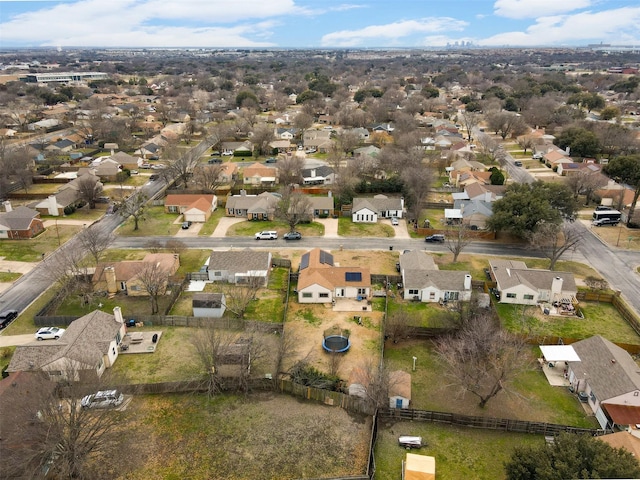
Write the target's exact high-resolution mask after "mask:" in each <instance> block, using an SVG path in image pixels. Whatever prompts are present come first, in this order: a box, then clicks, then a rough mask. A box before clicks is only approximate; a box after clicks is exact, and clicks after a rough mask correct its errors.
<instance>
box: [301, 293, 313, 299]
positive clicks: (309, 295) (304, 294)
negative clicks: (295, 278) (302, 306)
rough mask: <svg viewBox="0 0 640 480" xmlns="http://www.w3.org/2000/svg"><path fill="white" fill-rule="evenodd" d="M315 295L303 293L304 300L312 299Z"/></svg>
mask: <svg viewBox="0 0 640 480" xmlns="http://www.w3.org/2000/svg"><path fill="white" fill-rule="evenodd" d="M312 297H313V294H312V293H310V292H302V298H312Z"/></svg>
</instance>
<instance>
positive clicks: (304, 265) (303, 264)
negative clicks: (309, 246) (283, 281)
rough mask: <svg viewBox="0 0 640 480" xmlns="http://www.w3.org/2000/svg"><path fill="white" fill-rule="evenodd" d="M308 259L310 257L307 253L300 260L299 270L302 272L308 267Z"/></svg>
mask: <svg viewBox="0 0 640 480" xmlns="http://www.w3.org/2000/svg"><path fill="white" fill-rule="evenodd" d="M309 257H310V255H309V253H308V252H307V253H305V254H304V255H302V258H301V259H300V270H304V269H305V268H307V267H308V266H309Z"/></svg>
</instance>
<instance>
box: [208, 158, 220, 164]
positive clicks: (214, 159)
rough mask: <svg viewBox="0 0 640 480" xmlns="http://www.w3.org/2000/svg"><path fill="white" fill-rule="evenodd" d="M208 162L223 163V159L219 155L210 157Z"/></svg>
mask: <svg viewBox="0 0 640 480" xmlns="http://www.w3.org/2000/svg"><path fill="white" fill-rule="evenodd" d="M207 163H209V164H213V163H222V159H221V158H218V157H213V158H210V159H209V160H207Z"/></svg>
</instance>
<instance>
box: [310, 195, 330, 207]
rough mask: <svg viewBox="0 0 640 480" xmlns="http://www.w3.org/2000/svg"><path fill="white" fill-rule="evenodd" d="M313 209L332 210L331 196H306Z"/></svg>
mask: <svg viewBox="0 0 640 480" xmlns="http://www.w3.org/2000/svg"><path fill="white" fill-rule="evenodd" d="M307 198H308V199H309V203H310V204H311V208H312V209H314V210H333V207H334V203H333V197H329V196H325V197H307Z"/></svg>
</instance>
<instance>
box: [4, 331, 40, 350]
mask: <svg viewBox="0 0 640 480" xmlns="http://www.w3.org/2000/svg"><path fill="white" fill-rule="evenodd" d="M34 333H35V332H34ZM33 335H34V334H33V333H26V334H24V335H0V347H14V346H16V345H26V344H27V343H31V342H37V340H36V339H35V337H34V336H33Z"/></svg>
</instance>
